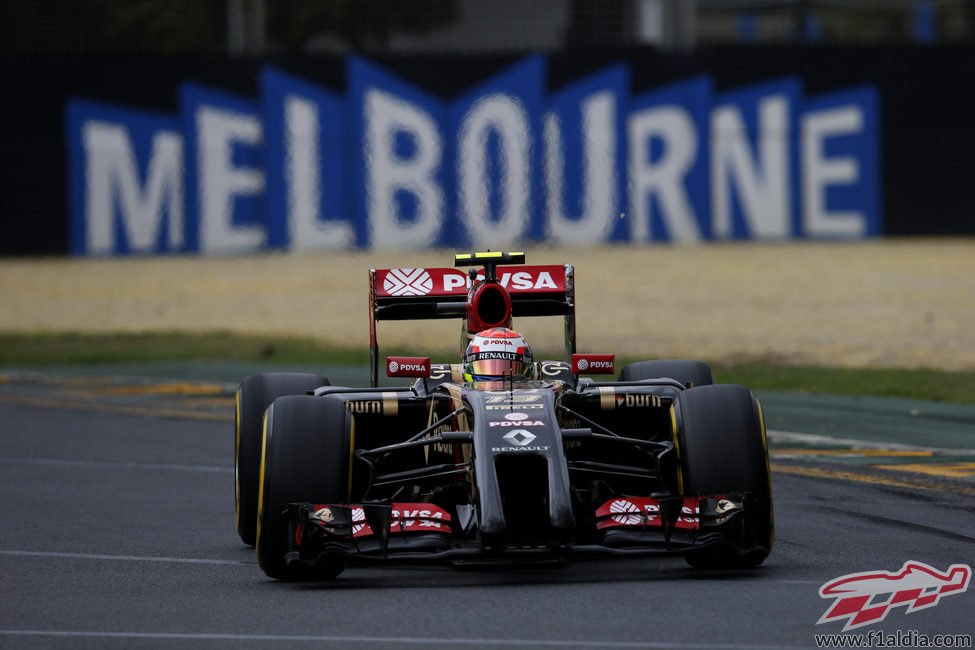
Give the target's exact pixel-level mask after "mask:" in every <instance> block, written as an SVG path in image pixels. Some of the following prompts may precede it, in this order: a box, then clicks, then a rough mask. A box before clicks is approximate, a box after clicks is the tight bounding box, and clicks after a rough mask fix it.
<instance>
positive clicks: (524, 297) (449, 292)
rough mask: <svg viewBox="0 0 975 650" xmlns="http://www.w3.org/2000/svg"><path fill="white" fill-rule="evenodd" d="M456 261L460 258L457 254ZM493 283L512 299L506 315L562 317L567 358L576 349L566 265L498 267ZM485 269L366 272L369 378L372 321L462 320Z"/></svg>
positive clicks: (375, 358)
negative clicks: (472, 290) (471, 293)
mask: <svg viewBox="0 0 975 650" xmlns="http://www.w3.org/2000/svg"><path fill="white" fill-rule="evenodd" d="M458 257H460V256H458ZM495 271H496V276H497V283H498V284H499V285H500V287H501V288H502V289H504V291H505V292H506V293H507V294H508V296H509V297H510V299H511V316H513V317H515V316H518V317H520V316H564V317H565V347H566V354H567V357H568V356H569V355H572V354H573V353H575V351H576V325H575V277H574V270H573V268H572V265H571V264H564V265H541V266H498V267H497V268H496V270H495ZM483 278H484V271H483V270H479V271H476V272H475V270H473V269H472V270H471V271H470V272H468V273H465V272H464V271H462V270H461V269H457V268H431V269H370V270H369V359H370V379H371V383H372V385H373V386H377V385H378V384H379V374H378V373H379V343H378V338H377V335H376V323H377V322H378V321H382V320H424V319H434V318H437V319H439V318H466V313H467V306H468V305H467V302H468V297H469V292H470V289H471V287H472V285H473V284H474V282H475V281H478V280H482V279H483Z"/></svg>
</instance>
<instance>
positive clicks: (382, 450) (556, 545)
mask: <svg viewBox="0 0 975 650" xmlns="http://www.w3.org/2000/svg"><path fill="white" fill-rule="evenodd" d="M540 366H541V367H542V368H544V370H543V376H545V375H547V378H543V379H541V380H539V381H533V382H521V383H504V382H499V383H498V384H497V385H493V384H492V385H489V386H484V385H476V384H475V385H471V384H462V383H453V382H450V381H446V380H445V377H446V376H449V375H450V374H452V373H451V367H450V366H449V365H447V364H442V365H439V366H438V365H435V366H434V372H435V375H439V377H440V379H430V380H417V381H416V383H414V385H413V386H411V387H410V388H409V389H399V390H389V389H386V390H382V391H380V392H378V393H377V392H374V391H369V392H360V391H361V389H360V391H356V390H355V389H346V388H340V387H324V388H321V389H319V390H318V391H316V392H317V394H318V395H321V396H324V395H330V396H334V397H338V398H340V399H342V400H345V401H346V404H347V407H348V408H349V410H350V411H352V412H353V413H354V414H355V447H356V449H355V451H354V452H353V456H354V460H353V465H352V468H353V469H352V497H351V504H321V503H312V502H304V503H296V504H293V505H292V506H291V510H290V521H291V530H290V532H291V535H290V539H291V540H292V543H291V545H290V546H291V548H290V551H289V560H290V561H293V562H300V563H307V564H309V565H317V564H319V563H321V562H322V561H323V560H325V559H326V558H327V557H333V558H334V557H335V556H341V557H343V558H345V559H346V560H350V561H354V562H355V561H358V562H374V561H437V560H447V561H453V562H465V561H466V562H483V561H496V560H513V559H517V558H532V559H540V558H546V559H553V560H557V559H564V558H567V557H568V556H570V555H586V554H619V555H626V554H630V555H633V554H651V553H682V552H685V551H687V550H690V549H693V548H702V547H704V546H707V545H713V544H716V545H723V546H727V547H729V548H733V549H734V552H735V553H736V554H739V555H741V554H744V553H748V552H749V551H750V550H752V549H753V548H754V547H755V546H756V545H757V544H758V542H756V541H755V540H752V539H750V537H749V530H750V527H749V525H748V522H747V518H748V514H749V513H748V500H749V495H748V494H744V493H733V494H722V495H707V496H701V495H695V496H694V497H686V496H685V495H683V494H682V493H681V489H680V469H679V459H678V453H677V449H676V448H675V444H674V437H673V430H672V417H671V414H670V409H671V405H672V404H673V401H674V400H675V399H676V398H677V397H678V396H679V395H680V393H681V391H682V390H684V389H685V387H684V386H683V385H682V384H680V383H679V382H677V381H676V380H671V379H657V380H643V381H636V382H607V383H604V382H594V381H592V380H589V379H582V380H579V381H578V382H576V381H575V378H574V376H573V375H572V374H571V372H570V368H569V367H568V364H567V363H565V362H543V363H542V364H540ZM454 371H455V372H456V367H455V368H454ZM560 377H561V378H560ZM513 415H514V416H515V417H514V418H512V416H513ZM523 416H528V417H527V418H524V417H523ZM522 418H523V419H522ZM526 422H527V423H528V424H525V423H526ZM410 431H413V432H415V433H414V434H413V435H405V434H404V432H410ZM519 432H520V433H519ZM634 495H639V496H641V497H643V498H644V500H645V501H651V502H654V503H655V505H656V508H654V509H653V510H652V511H647V510H644V511H643V512H637V513H632V514H631V513H625V514H622V515H620V514H616V515H608V516H607V515H606V514H605V513H600V512H598V511H599V509H600V507H601V506H604V505H605V504H607V503H611V502H613V500H614V499H619V498H623V499H625V498H627V497H630V498H632V497H633V496H634ZM397 503H411V504H417V503H428V504H430V505H433V506H437V507H438V508H440V509H442V510H443V511H444V512H446V513H447V514H448V515H449V523H448V524H447V525H446V526H444V522H443V521H441V522H440V523H441V526H440V527H438V528H437V529H436V531H435V532H433V531H431V532H429V533H424V532H420V531H416V530H406V529H405V528H404V527H402V526H399V527H398V526H397V525H396V524H397V521H398V520H399V519H400V518H399V517H394V515H393V512H394V509H395V508H396V505H395V504H397ZM691 504H693V505H691ZM323 507H324V508H326V509H327V510H328V511H329V513H330V515H331V519H330V520H328V521H325V520H323V519H322V517H321V516H320V515H319V516H316V513H317V512H319V511H321V510H322V508H323ZM651 507H652V506H651ZM357 509H361V510H358V513H357V512H356V510H357ZM356 514H359V516H358V517H355V516H354V515H356ZM613 517H615V518H616V519H620V518H625V520H626V521H627V522H628V523H629V524H630V525H626V526H622V525H621V526H617V525H610V526H608V527H601V526H600V524H601V523H605V522H607V521H609V522H610V523H611V524H615V522H614V521H613ZM637 520H639V521H637ZM362 522H365V523H367V524H368V525H369V530H370V531H372V534H367V535H363V536H360V535H357V534H353V529H354V528H355V527H356V525H357V524H359V525H361V523H362ZM682 522H683V523H684V524H685V525H681V523H682ZM633 524H638V525H633Z"/></svg>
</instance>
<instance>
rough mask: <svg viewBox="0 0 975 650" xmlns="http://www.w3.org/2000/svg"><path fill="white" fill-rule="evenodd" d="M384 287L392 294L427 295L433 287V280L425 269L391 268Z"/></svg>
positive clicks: (384, 281)
mask: <svg viewBox="0 0 975 650" xmlns="http://www.w3.org/2000/svg"><path fill="white" fill-rule="evenodd" d="M383 289H385V290H386V293H388V294H389V295H391V296H425V295H427V294H428V293H430V290H431V289H433V280H432V279H431V278H430V274H429V273H427V272H426V271H425V270H424V269H390V270H389V273H387V274H386V279H385V280H383Z"/></svg>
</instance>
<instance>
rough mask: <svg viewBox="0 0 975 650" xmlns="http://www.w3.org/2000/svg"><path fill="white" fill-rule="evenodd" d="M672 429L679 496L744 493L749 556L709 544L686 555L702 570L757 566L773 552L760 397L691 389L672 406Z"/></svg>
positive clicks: (725, 389) (737, 389)
mask: <svg viewBox="0 0 975 650" xmlns="http://www.w3.org/2000/svg"><path fill="white" fill-rule="evenodd" d="M673 414H674V429H675V439H676V442H677V447H678V453H679V456H680V468H681V478H682V482H683V493H684V494H688V495H715V494H728V493H731V492H748V493H750V494H751V500H750V502H749V503H748V507H747V509H746V511H747V516H748V519H747V521H746V523H745V539H744V540H742V543H743V545H744V546H745V547H746V549H750V550H747V552H745V553H744V554H740V553H738V552H737V550H736V549H732V548H731V547H721V546H712V547H706V548H702V549H699V550H696V551H692V552H690V553H688V554H687V555H686V556H685V559H686V560H687V562H688V564H690V565H691V566H694V567H700V568H722V569H735V568H749V567H753V566H758V565H759V564H761V563H762V562H763V561H764V560H765V558H766V557H767V556H768V554H769V552H770V551H771V550H772V544H773V541H774V519H773V512H772V484H771V477H770V474H769V466H768V446H767V442H766V439H765V421H764V417H763V415H762V407H761V405H760V404H759V402H758V398H756V397H755V395H754V394H753V393H752V392H751V391H750V390H748V389H747V388H745V387H744V386H735V385H730V384H717V385H713V386H701V387H698V388H689V389H687V390H685V391H684V392H683V393H681V395H680V397H678V399H677V401H676V402H675V403H674V411H673Z"/></svg>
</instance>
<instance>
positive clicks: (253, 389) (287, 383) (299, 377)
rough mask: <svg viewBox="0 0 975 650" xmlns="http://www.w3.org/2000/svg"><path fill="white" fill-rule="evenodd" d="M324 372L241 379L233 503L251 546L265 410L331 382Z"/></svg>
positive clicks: (239, 528) (242, 533) (244, 538)
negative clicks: (288, 397) (282, 399)
mask: <svg viewBox="0 0 975 650" xmlns="http://www.w3.org/2000/svg"><path fill="white" fill-rule="evenodd" d="M328 385H329V384H328V380H327V379H325V378H324V377H322V376H321V375H315V374H312V373H307V372H268V373H264V374H260V375H251V376H250V377H246V378H244V380H243V381H242V382H240V387H239V388H238V389H237V396H236V406H237V408H236V411H235V418H234V470H235V472H234V488H235V489H234V495H235V496H234V507H235V512H236V521H237V534H238V535H240V539H241V541H243V542H244V543H245V544H247V545H249V546H253V545H254V541H255V540H256V539H257V489H258V485H257V484H258V478H259V473H260V471H261V436H262V435H263V428H262V422H263V420H264V412H265V411H266V410H267V407H268V406H270V405H271V402H273V401H274V400H276V399H277V398H279V397H283V396H285V395H304V394H305V393H306V392H307V391H309V390H314V389H316V388H318V387H319V386H328Z"/></svg>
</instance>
